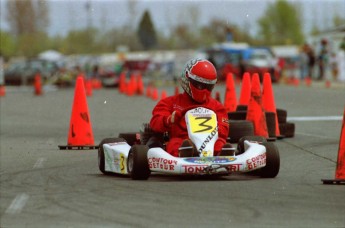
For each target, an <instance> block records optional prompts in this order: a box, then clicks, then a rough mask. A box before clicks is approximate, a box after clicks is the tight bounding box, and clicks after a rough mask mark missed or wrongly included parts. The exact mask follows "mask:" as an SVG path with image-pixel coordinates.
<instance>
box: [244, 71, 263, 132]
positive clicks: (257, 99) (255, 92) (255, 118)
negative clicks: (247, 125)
mask: <svg viewBox="0 0 345 228" xmlns="http://www.w3.org/2000/svg"><path fill="white" fill-rule="evenodd" d="M246 119H247V120H248V121H251V122H253V125H254V134H255V135H258V136H263V137H265V138H268V130H267V123H266V116H265V111H264V109H263V107H262V96H261V88H260V78H259V74H257V73H255V74H254V75H253V78H252V88H251V95H250V100H249V104H248V111H247V118H246Z"/></svg>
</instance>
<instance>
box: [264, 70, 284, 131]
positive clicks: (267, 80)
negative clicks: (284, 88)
mask: <svg viewBox="0 0 345 228" xmlns="http://www.w3.org/2000/svg"><path fill="white" fill-rule="evenodd" d="M262 106H263V107H264V110H265V111H266V112H274V113H275V120H276V121H275V122H276V131H275V132H276V134H275V135H276V136H277V137H279V136H280V130H279V123H278V117H277V109H276V105H275V102H274V95H273V88H272V81H271V75H270V74H269V73H265V74H264V79H263V90H262Z"/></svg>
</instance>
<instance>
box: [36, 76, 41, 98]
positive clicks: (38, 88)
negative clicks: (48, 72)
mask: <svg viewBox="0 0 345 228" xmlns="http://www.w3.org/2000/svg"><path fill="white" fill-rule="evenodd" d="M34 88H35V90H34V93H35V95H36V96H40V95H42V81H41V75H40V74H39V73H37V74H36V75H35V78H34Z"/></svg>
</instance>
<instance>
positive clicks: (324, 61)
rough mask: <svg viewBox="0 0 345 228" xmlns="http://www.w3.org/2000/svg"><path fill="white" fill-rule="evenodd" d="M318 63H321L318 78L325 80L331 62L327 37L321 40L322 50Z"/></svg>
mask: <svg viewBox="0 0 345 228" xmlns="http://www.w3.org/2000/svg"><path fill="white" fill-rule="evenodd" d="M318 63H319V77H318V80H323V79H324V78H325V75H326V72H327V68H328V64H329V53H328V42H327V40H325V39H322V40H321V50H320V53H319V56H318Z"/></svg>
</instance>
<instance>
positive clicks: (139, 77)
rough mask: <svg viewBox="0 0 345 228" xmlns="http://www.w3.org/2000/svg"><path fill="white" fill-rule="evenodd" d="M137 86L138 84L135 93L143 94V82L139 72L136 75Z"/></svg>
mask: <svg viewBox="0 0 345 228" xmlns="http://www.w3.org/2000/svg"><path fill="white" fill-rule="evenodd" d="M137 86H138V89H137V94H138V95H143V94H144V82H143V79H142V76H141V74H138V76H137Z"/></svg>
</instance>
